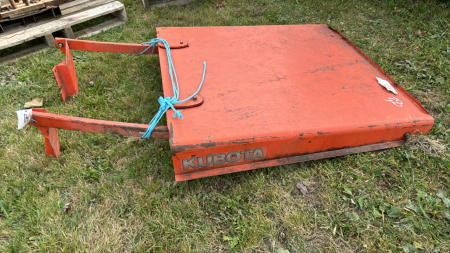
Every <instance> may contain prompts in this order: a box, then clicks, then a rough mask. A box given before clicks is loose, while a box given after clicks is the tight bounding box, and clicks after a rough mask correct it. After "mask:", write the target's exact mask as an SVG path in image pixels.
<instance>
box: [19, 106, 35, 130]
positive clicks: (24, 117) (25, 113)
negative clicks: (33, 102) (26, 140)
mask: <svg viewBox="0 0 450 253" xmlns="http://www.w3.org/2000/svg"><path fill="white" fill-rule="evenodd" d="M32 111H33V110H31V109H29V110H20V111H16V113H17V118H18V119H19V124H18V125H17V129H22V128H24V127H25V126H26V125H27V124H28V122H30V120H31V113H32Z"/></svg>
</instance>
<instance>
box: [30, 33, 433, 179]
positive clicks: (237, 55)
mask: <svg viewBox="0 0 450 253" xmlns="http://www.w3.org/2000/svg"><path fill="white" fill-rule="evenodd" d="M157 33H158V38H162V39H165V40H167V41H169V45H170V48H171V49H172V48H173V49H179V50H172V51H171V54H172V61H173V64H174V66H175V68H176V73H177V76H178V80H179V83H180V98H181V99H183V98H186V97H188V96H190V95H191V94H193V93H194V91H196V90H197V88H198V84H199V82H200V81H201V77H202V73H203V72H202V71H203V68H202V66H203V62H207V66H208V67H207V70H206V76H205V81H204V84H203V87H202V89H201V90H200V93H199V94H198V96H197V97H196V98H195V99H192V100H190V101H187V102H185V103H183V104H179V105H177V106H176V108H183V112H182V113H183V119H179V118H176V119H174V118H173V117H172V116H173V111H172V110H169V111H167V114H166V115H167V127H166V126H161V127H157V128H155V130H154V131H153V133H152V135H151V137H153V138H168V139H169V142H170V148H171V153H172V159H173V166H174V172H175V179H176V180H177V181H183V180H190V179H196V178H202V177H209V176H215V175H222V174H227V173H233V172H238V171H245V170H251V169H256V168H261V167H269V166H277V165H283V164H289V163H296V162H302V161H309V160H315V159H323V158H329V157H334V156H341V155H348V154H354V153H359V152H367V151H372V150H379V149H386V148H391V147H396V146H400V145H402V144H403V143H404V139H405V137H404V136H405V135H406V134H417V133H426V132H428V131H429V130H430V129H431V128H432V126H433V124H434V120H433V118H432V117H431V116H430V115H429V114H428V112H427V111H426V110H425V109H424V108H423V107H422V106H421V105H420V103H419V102H418V101H417V100H416V99H414V98H413V97H412V96H411V95H410V94H408V93H407V92H406V91H405V90H404V89H403V88H401V87H400V86H398V85H396V84H395V81H394V80H393V79H392V78H391V77H390V76H388V75H387V74H386V73H385V72H384V71H383V70H382V69H381V68H380V67H379V66H377V65H376V64H375V62H373V61H372V60H371V59H370V58H369V57H368V56H367V55H365V54H364V53H363V52H362V51H361V50H359V49H358V48H357V47H356V46H355V45H353V44H352V43H351V42H350V41H349V40H348V39H346V38H344V37H343V36H342V35H341V34H340V33H338V32H337V31H335V30H333V29H331V28H330V27H328V26H326V25H287V26H253V27H246V26H241V27H184V28H181V27H163V28H158V29H157ZM56 45H57V47H59V48H60V49H61V51H62V52H64V53H65V54H66V60H65V61H64V62H62V63H61V64H59V65H57V66H55V69H54V73H55V77H56V80H57V82H58V86H60V87H61V94H62V97H63V100H65V99H66V98H67V97H68V96H73V95H75V94H76V93H77V92H78V84H77V79H76V72H75V66H74V62H73V60H72V56H71V54H70V50H71V49H73V50H85V51H95V52H120V53H140V52H142V51H143V50H144V49H146V48H147V47H148V46H147V45H141V44H124V43H111V42H95V41H80V40H71V39H59V38H58V39H56ZM146 53H147V54H148V53H151V49H150V50H148V51H147V52H146ZM155 53H158V54H159V57H160V65H161V73H162V81H163V88H164V96H166V97H171V96H173V91H172V83H171V79H170V76H169V71H168V60H167V55H166V49H165V48H164V47H163V46H161V45H159V46H158V48H157V49H155ZM376 77H378V78H382V79H385V80H387V81H389V82H390V83H391V84H392V86H393V87H394V89H395V90H396V91H397V92H398V94H397V95H395V94H393V93H391V92H390V91H388V90H386V89H385V88H384V87H382V86H381V85H380V84H378V82H377V79H376ZM32 118H33V120H34V123H30V125H36V126H37V127H38V128H39V129H40V131H41V132H42V133H43V134H44V136H45V140H46V148H47V155H53V156H56V157H58V156H59V155H60V151H59V140H58V132H57V129H67V130H75V131H84V132H95V133H110V134H120V135H129V136H142V134H143V133H144V132H145V131H146V129H147V127H148V125H144V124H133V123H123V122H113V121H103V120H93V119H85V118H77V117H70V116H64V115H56V114H51V113H48V112H47V111H45V109H44V110H43V109H33V115H32Z"/></svg>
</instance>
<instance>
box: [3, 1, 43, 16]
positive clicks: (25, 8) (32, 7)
mask: <svg viewBox="0 0 450 253" xmlns="http://www.w3.org/2000/svg"><path fill="white" fill-rule="evenodd" d="M13 2H14V0H13ZM43 8H45V4H44V3H36V4H32V5H30V6H25V5H23V7H20V8H19V7H18V8H17V9H15V10H11V11H5V12H2V13H1V14H0V15H1V16H2V18H3V19H5V18H8V17H10V16H12V15H17V14H22V13H25V12H29V11H34V10H39V9H43Z"/></svg>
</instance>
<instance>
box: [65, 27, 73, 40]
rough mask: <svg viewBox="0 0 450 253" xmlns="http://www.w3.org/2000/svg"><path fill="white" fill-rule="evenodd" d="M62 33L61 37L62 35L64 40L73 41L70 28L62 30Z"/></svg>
mask: <svg viewBox="0 0 450 253" xmlns="http://www.w3.org/2000/svg"><path fill="white" fill-rule="evenodd" d="M62 33H63V35H64V38H71V39H75V35H74V34H73V30H72V27H67V28H64V29H63V30H62Z"/></svg>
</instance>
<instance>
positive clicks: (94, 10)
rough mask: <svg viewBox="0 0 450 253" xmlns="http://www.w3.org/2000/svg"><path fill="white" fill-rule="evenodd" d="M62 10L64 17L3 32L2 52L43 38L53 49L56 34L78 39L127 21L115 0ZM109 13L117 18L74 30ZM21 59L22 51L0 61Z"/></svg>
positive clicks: (80, 1) (75, 4) (0, 38)
mask: <svg viewBox="0 0 450 253" xmlns="http://www.w3.org/2000/svg"><path fill="white" fill-rule="evenodd" d="M94 3H95V4H94ZM60 8H61V11H65V15H63V16H61V17H59V18H56V19H49V20H43V21H38V22H36V23H33V24H30V25H28V26H27V27H17V28H16V29H14V30H11V31H5V32H4V33H1V34H0V50H2V49H5V48H9V47H12V46H15V45H19V44H22V43H24V42H27V41H30V40H33V39H36V38H42V39H43V40H44V42H45V44H46V45H47V46H48V47H53V46H54V44H55V39H54V37H53V33H55V32H62V34H63V35H64V37H66V38H77V37H80V36H83V37H85V36H89V35H92V34H96V33H99V32H101V31H104V30H107V29H109V28H111V27H114V26H117V25H121V24H123V23H124V22H126V21H127V14H126V11H125V6H124V5H123V4H122V3H120V2H118V1H114V0H97V1H84V0H77V1H73V2H70V3H66V4H64V5H61V6H60ZM108 14H113V15H114V16H116V18H114V19H112V20H109V21H107V22H105V23H103V24H100V25H97V26H94V27H91V28H87V29H85V30H82V31H79V32H76V33H74V32H73V30H72V26H73V25H76V24H79V23H83V22H85V21H88V20H91V19H94V18H97V17H100V16H105V15H108ZM42 48H43V47H42V46H39V47H36V49H37V50H41V49H42ZM27 51H28V52H26V53H29V51H30V50H27ZM31 51H33V50H31ZM21 56H23V55H22V54H21V53H20V52H19V53H17V54H14V55H8V56H6V57H3V58H0V64H2V63H5V62H8V61H11V60H13V59H16V58H18V57H21Z"/></svg>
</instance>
